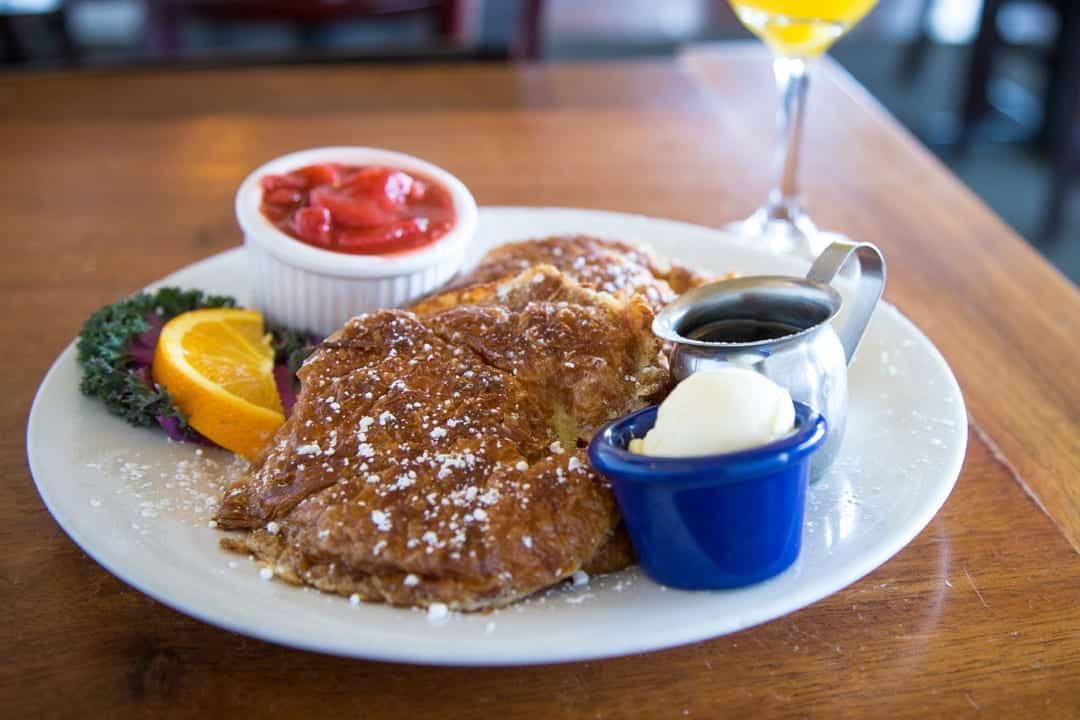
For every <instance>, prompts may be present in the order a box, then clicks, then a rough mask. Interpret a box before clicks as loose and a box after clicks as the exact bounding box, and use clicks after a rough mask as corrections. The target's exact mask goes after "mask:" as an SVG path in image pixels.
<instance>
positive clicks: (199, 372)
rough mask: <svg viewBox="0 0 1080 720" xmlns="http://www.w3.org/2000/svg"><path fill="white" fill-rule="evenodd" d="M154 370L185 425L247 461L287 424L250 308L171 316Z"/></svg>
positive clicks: (259, 324) (263, 337)
mask: <svg viewBox="0 0 1080 720" xmlns="http://www.w3.org/2000/svg"><path fill="white" fill-rule="evenodd" d="M152 372H153V376H154V382H156V383H158V384H159V385H163V386H164V387H165V389H166V390H168V391H169V395H170V396H171V397H172V400H173V402H174V403H175V404H176V406H177V407H178V408H180V410H181V411H182V412H183V413H184V415H185V416H186V417H187V419H188V423H190V424H191V427H193V428H195V429H196V430H198V431H199V432H200V433H202V434H203V435H205V436H206V437H207V438H209V439H211V440H213V441H214V442H216V443H217V444H218V445H220V446H222V447H223V448H226V449H227V450H232V451H233V452H235V453H238V454H240V455H243V456H244V457H247V458H249V459H254V458H255V457H256V456H257V455H258V454H259V452H260V451H261V450H262V449H263V448H264V447H265V446H266V444H267V442H268V441H269V440H270V436H271V435H273V434H274V431H275V430H277V428H278V427H279V426H280V425H281V423H283V422H285V414H284V412H283V410H282V407H281V398H280V397H279V396H278V391H277V386H276V385H275V384H274V351H273V349H272V348H271V347H270V336H269V335H267V334H264V333H263V319H262V315H260V314H259V313H257V312H255V311H254V310H240V309H236V308H210V309H206V310H193V311H191V312H186V313H183V314H181V315H177V316H176V317H174V318H173V319H172V320H170V321H169V322H167V323H166V324H165V327H164V328H162V330H161V338H160V339H159V340H158V344H157V349H156V350H155V351H154V364H153V368H152Z"/></svg>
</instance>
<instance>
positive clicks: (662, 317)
mask: <svg viewBox="0 0 1080 720" xmlns="http://www.w3.org/2000/svg"><path fill="white" fill-rule="evenodd" d="M853 254H854V255H855V256H856V257H857V258H858V261H859V270H860V272H859V273H858V277H859V280H858V284H857V285H856V288H855V299H854V303H853V306H852V308H851V311H850V312H849V313H847V317H846V319H845V320H844V321H843V323H842V324H841V325H840V326H839V327H836V324H837V323H835V322H833V320H834V318H836V315H837V313H839V312H840V307H841V305H842V304H843V299H842V298H841V296H840V293H838V292H837V291H836V289H835V288H833V287H832V285H831V284H830V283H832V281H833V279H834V278H835V277H836V275H837V273H838V272H839V271H840V269H841V268H842V267H843V266H844V264H845V263H846V261H847V260H848V258H849V257H851V256H852V255H853ZM884 289H885V258H884V257H882V255H881V252H880V251H879V250H878V249H877V248H876V247H874V246H873V245H870V244H868V243H860V244H856V243H850V242H834V243H833V244H831V245H829V246H828V247H827V248H825V250H824V252H822V254H821V255H820V256H819V257H818V259H817V261H815V262H814V264H813V266H812V267H811V268H810V272H809V273H807V275H806V279H805V280H803V279H800V278H796V277H786V276H771V275H767V276H756V277H742V278H735V279H732V280H721V281H720V282H715V283H710V284H708V285H703V286H701V287H699V288H696V289H694V290H691V291H690V292H687V293H684V294H683V295H682V296H681V297H680V298H678V299H677V300H675V302H673V303H671V304H670V305H668V306H667V307H666V308H664V309H663V310H662V311H661V312H660V314H659V315H658V316H657V317H656V319H655V321H654V322H653V332H654V333H656V335H658V336H659V337H661V338H663V339H664V340H668V341H670V342H671V343H674V345H675V349H674V352H673V354H672V357H671V368H672V373H673V374H674V376H675V379H676V380H683V379H684V378H686V377H687V376H688V375H690V374H691V373H695V372H697V371H698V370H705V369H710V368H717V367H722V366H725V365H739V366H741V367H746V368H749V369H751V370H755V371H757V372H759V373H761V374H762V375H764V376H766V377H768V378H770V379H771V380H773V382H775V383H777V384H778V385H780V386H782V387H785V388H787V390H788V392H790V393H791V397H792V399H794V400H801V401H802V402H805V403H806V404H807V405H809V406H810V407H812V408H814V409H815V410H817V411H818V412H820V413H821V414H822V415H824V416H825V420H826V421H827V423H828V430H829V436H828V438H827V439H826V441H825V444H824V446H823V447H822V449H821V450H820V451H819V452H818V453H817V455H816V456H815V458H814V463H813V469H812V474H813V477H814V478H815V479H817V478H820V477H821V474H822V473H823V472H824V471H825V469H826V468H828V467H829V465H830V464H831V463H832V461H833V459H834V458H835V457H836V453H837V451H838V450H839V448H840V443H841V441H842V440H843V437H844V424H845V422H846V420H847V409H848V391H847V368H848V365H850V364H851V360H852V358H853V357H854V356H855V350H856V348H858V346H859V341H860V340H861V339H862V336H863V333H864V331H865V330H866V326H867V324H868V323H869V322H870V316H871V315H872V314H873V312H874V307H875V306H876V305H877V303H878V300H879V299H880V298H881V293H882V291H883V290H884Z"/></svg>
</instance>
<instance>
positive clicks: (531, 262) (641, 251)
mask: <svg viewBox="0 0 1080 720" xmlns="http://www.w3.org/2000/svg"><path fill="white" fill-rule="evenodd" d="M536 265H551V266H553V267H555V268H556V269H558V270H561V271H562V272H563V273H565V274H566V275H567V277H569V278H570V279H572V280H573V281H575V282H576V283H578V284H579V285H581V286H582V287H586V288H590V289H593V290H600V291H603V292H607V293H610V294H612V295H616V296H618V297H621V298H624V299H625V298H629V297H630V296H631V295H634V294H635V293H637V294H641V295H642V296H644V298H645V299H646V300H647V301H648V303H649V304H650V305H651V306H652V307H653V309H658V308H660V307H662V306H663V305H665V304H667V303H669V302H671V300H673V299H674V298H675V297H676V296H677V295H680V294H682V293H684V292H686V291H687V290H689V289H691V288H694V287H697V286H698V285H701V284H703V283H705V282H708V281H709V280H710V278H711V276H710V275H708V274H707V273H699V272H697V271H695V270H692V269H690V268H687V267H684V266H681V265H674V264H672V263H669V262H668V261H666V260H663V259H661V258H659V257H657V256H656V255H655V254H654V253H652V252H651V251H650V250H648V249H646V248H643V247H640V246H637V245H632V244H630V243H627V242H623V241H621V240H610V239H606V238H599V237H594V236H591V235H555V236H552V237H546V238H542V239H537V240H525V241H522V242H516V243H507V244H505V245H500V246H498V247H496V248H493V249H492V250H490V251H489V252H488V253H487V254H486V255H485V256H484V257H483V258H482V259H481V260H480V262H479V264H477V265H476V267H474V268H473V269H471V270H470V271H469V272H467V273H465V274H464V275H462V276H461V277H459V278H457V279H456V280H454V281H453V282H452V283H451V285H450V286H449V288H448V289H450V290H455V289H461V288H469V287H472V286H475V285H482V284H484V283H490V282H493V281H496V280H499V279H502V278H506V277H511V276H514V275H517V274H518V273H519V272H521V271H522V270H525V269H527V268H530V267H534V266H536ZM445 301H446V298H445V297H443V298H442V300H441V301H440V302H445Z"/></svg>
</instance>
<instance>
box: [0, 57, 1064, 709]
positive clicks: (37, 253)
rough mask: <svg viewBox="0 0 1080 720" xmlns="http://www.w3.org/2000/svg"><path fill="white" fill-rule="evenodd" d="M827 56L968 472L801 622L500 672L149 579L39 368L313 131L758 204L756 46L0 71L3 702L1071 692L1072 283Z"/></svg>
mask: <svg viewBox="0 0 1080 720" xmlns="http://www.w3.org/2000/svg"><path fill="white" fill-rule="evenodd" d="M819 70H820V71H819V72H818V74H817V77H816V78H815V87H814V88H813V93H812V99H811V121H810V127H809V133H810V140H811V142H810V145H809V146H808V147H807V151H806V153H805V156H806V161H807V185H808V187H807V195H808V200H809V203H810V206H811V210H812V212H813V213H814V214H815V216H816V217H817V218H818V219H819V221H820V222H821V224H822V225H824V226H827V227H829V228H831V229H836V230H841V231H844V232H847V233H848V234H850V235H852V236H853V237H857V238H859V239H867V240H873V241H874V242H876V243H878V244H879V245H880V246H881V247H882V248H883V249H884V251H885V253H886V254H887V256H888V258H889V262H890V270H891V273H890V286H889V289H888V292H887V297H888V299H889V300H891V301H892V302H894V303H896V304H897V305H899V307H900V308H901V309H902V310H903V311H904V312H906V313H907V314H908V315H909V316H910V317H912V318H913V319H914V320H915V322H916V323H918V324H919V325H920V326H921V327H922V328H923V329H924V330H925V331H926V332H927V333H928V334H929V336H930V337H931V338H932V339H933V340H934V341H935V343H937V344H938V346H939V347H940V348H941V349H942V350H943V352H944V354H945V356H946V358H947V359H948V360H949V362H950V363H951V365H952V366H953V368H954V370H955V371H956V373H957V376H958V377H959V379H960V382H961V385H962V386H963V389H964V392H965V396H966V399H967V402H968V404H969V408H970V411H971V416H972V417H971V419H972V436H971V438H970V445H969V452H968V457H967V460H966V463H965V466H964V470H963V472H962V474H961V477H960V480H959V482H958V484H957V487H956V490H955V491H954V492H953V495H952V497H951V498H950V499H949V501H948V502H947V504H946V506H945V508H944V509H943V510H942V512H941V513H940V514H939V515H938V516H937V517H936V518H935V519H934V520H933V522H932V523H931V524H930V526H929V527H928V528H927V529H926V530H925V531H924V532H923V533H922V534H920V535H919V537H918V538H917V539H916V540H915V541H914V542H913V543H912V544H911V545H910V546H909V547H907V548H905V549H904V550H903V551H902V552H901V553H900V554H899V555H897V556H896V557H895V558H894V559H892V560H891V561H889V562H888V563H886V564H885V565H884V566H883V567H881V568H880V569H878V570H877V571H876V572H874V573H872V574H871V575H870V576H868V577H866V578H864V579H863V580H861V581H859V582H857V583H855V584H853V585H852V586H850V587H849V588H847V589H845V590H843V591H841V592H840V593H837V594H836V595H833V596H832V597H830V598H828V599H826V600H824V601H822V602H819V603H817V604H815V605H813V606H811V607H809V608H806V609H804V610H802V611H799V612H797V613H794V614H792V615H790V616H787V617H785V618H782V619H780V620H777V621H774V622H772V623H768V624H766V625H763V626H761V627H758V628H754V629H751V630H747V631H744V632H741V633H737V634H734V635H731V636H727V637H723V638H719V639H716V640H713V641H710V642H705V643H699V644H696V645H693V646H688V647H684V648H678V649H674V650H669V651H665V652H659V653H653V654H648V655H643V656H632V657H626V658H621V659H616V660H607V661H602V662H591V663H573V664H565V665H556V666H548V667H540V668H504V669H497V670H492V669H452V668H423V667H413V666H404V665H389V664H380V663H368V662H359V661H348V660H341V659H335V658H329V657H323V656H318V655H314V654H309V653H303V652H298V651H294V650H288V649H284V648H280V647H276V646H271V645H267V644H265V643H262V642H259V641H256V640H251V639H248V638H244V637H241V636H237V635H234V634H230V633H227V632H224V631H222V630H218V629H216V628H213V627H210V626H207V625H204V624H202V623H199V622H197V621H194V620H191V619H189V618H187V617H185V616H182V615H180V614H177V613H175V612H173V611H171V610H169V609H167V608H165V607H163V606H161V605H159V604H158V603H156V602H154V601H152V600H150V599H149V598H147V597H145V596H143V595H141V594H140V593H138V592H136V591H134V590H132V589H130V588H128V587H127V586H126V585H124V584H122V583H120V582H119V581H117V580H116V579H115V578H113V577H112V576H111V575H109V574H108V573H106V572H105V571H104V570H102V569H101V568H100V567H99V566H98V565H96V564H95V563H94V562H93V561H91V560H90V559H89V558H87V557H86V556H85V554H83V553H82V552H81V551H80V550H79V549H78V548H77V547H76V546H75V545H74V544H73V543H72V542H71V541H70V540H69V539H68V538H67V537H66V536H65V535H64V533H63V531H62V530H60V528H59V527H58V526H57V525H56V524H55V522H54V521H53V520H52V519H51V517H50V516H49V514H48V512H47V511H46V510H45V508H44V506H43V505H42V503H41V501H40V500H39V498H38V497H37V494H36V492H35V490H34V487H33V484H32V481H31V478H30V476H29V472H28V470H27V467H26V460H25V450H24V436H25V424H26V416H27V413H28V411H29V406H30V402H31V400H32V397H33V393H34V390H35V389H36V387H37V384H38V383H39V382H40V380H41V378H42V376H43V375H44V373H45V370H46V369H47V368H48V366H49V364H50V363H51V362H52V360H53V359H54V358H55V356H56V354H57V353H58V352H59V351H60V350H61V349H62V348H63V347H64V345H65V344H67V343H68V342H69V341H70V340H71V338H72V337H73V336H74V334H75V333H76V332H77V330H78V328H79V326H80V324H81V322H82V320H83V319H84V318H85V316H86V315H87V314H88V313H90V312H91V311H92V310H93V309H94V308H96V307H97V306H99V305H101V304H102V303H105V302H109V301H111V300H114V299H115V298H117V297H118V296H120V295H122V294H124V293H127V292H130V291H132V290H135V289H137V288H138V287H140V286H142V285H144V284H145V283H147V282H150V281H152V280H154V279H156V278H158V277H160V276H162V275H164V274H166V273H167V272H169V271H172V270H175V269H177V268H178V267H180V266H182V265H184V264H187V263H189V262H192V261H194V260H196V259H198V258H201V257H205V256H206V255H208V254H211V253H213V252H217V251H220V250H223V249H226V248H228V247H232V246H234V245H236V244H238V243H239V240H240V237H239V232H238V230H237V228H236V226H235V223H234V221H233V218H232V194H233V192H234V190H235V187H236V186H237V184H238V183H239V182H240V180H241V179H242V178H243V177H244V176H245V175H246V174H247V173H248V172H249V171H250V169H251V168H253V167H255V166H256V165H258V164H260V163H261V162H263V161H265V160H267V159H269V158H271V157H273V156H275V155H278V154H281V153H283V152H286V151H290V150H295V149H299V148H303V147H308V146H312V145H320V144H334V143H340V144H368V145H376V146H384V147H392V148H397V149H401V150H405V151H407V152H411V153H414V154H417V155H421V156H424V157H426V158H428V159H430V160H432V161H434V162H436V163H438V164H440V165H443V166H445V167H446V168H448V169H449V170H451V171H452V172H454V173H455V174H457V175H458V176H459V177H461V178H462V179H463V180H464V181H465V182H466V183H467V184H468V185H469V186H470V187H471V188H472V190H473V192H474V194H475V195H476V197H477V200H478V201H479V202H480V203H481V204H530V205H573V206H583V207H595V208H606V209H612V210H622V211H631V212H641V213H646V214H651V215H657V216H665V217H673V218H677V219H681V220H687V221H691V222H699V223H704V224H713V225H719V224H721V223H723V222H726V221H728V220H730V219H732V218H735V217H738V216H740V215H743V214H746V213H747V212H749V210H750V209H751V208H752V207H753V205H754V204H755V203H756V202H757V200H758V199H759V198H760V197H761V196H762V195H763V193H764V192H765V190H766V189H767V186H768V180H769V177H768V165H769V158H770V154H771V149H772V137H771V132H770V128H771V119H772V110H773V107H772V103H773V101H774V99H775V98H774V95H773V92H772V90H771V81H769V78H768V66H767V62H766V59H765V57H764V56H763V55H761V54H754V53H750V54H747V53H746V52H745V51H742V50H737V51H728V50H724V49H721V50H714V49H706V50H701V51H695V53H694V54H692V55H688V56H686V57H684V58H683V60H682V61H681V64H673V63H668V62H655V63H653V62H650V63H632V64H614V65H565V66H551V67H534V68H523V69H513V68H507V67H492V66H489V67H478V68H449V67H435V68H407V69H394V68H387V67H379V68H372V69H357V68H327V67H318V68H308V69H282V68H278V69H272V70H247V71H229V72H224V71H216V72H188V73H167V72H132V73H86V74H71V75H38V76H26V77H15V76H6V77H0V158H2V160H3V162H2V163H0V217H3V219H4V231H5V232H4V233H3V235H2V238H3V248H4V250H5V257H6V258H7V259H6V261H5V262H4V263H0V290H2V291H3V297H4V313H3V319H2V324H0V342H3V347H4V348H5V349H6V353H7V357H8V358H10V362H9V363H8V367H7V371H6V372H5V373H3V374H2V375H0V391H2V393H3V396H4V397H5V398H6V400H5V402H6V403H7V412H6V413H5V414H4V415H3V416H0V473H2V477H3V479H4V482H3V485H2V488H3V489H2V491H0V492H2V495H0V498H2V502H0V550H2V552H0V581H2V585H0V587H2V593H3V594H2V596H0V600H2V601H3V602H4V604H5V605H6V606H7V607H9V608H11V610H10V611H9V613H8V614H9V617H10V619H11V620H12V622H7V623H4V624H3V625H2V629H0V639H2V647H3V649H4V650H5V661H4V663H3V664H2V665H0V708H3V711H2V713H3V715H4V716H5V717H86V716H100V717H109V718H114V717H117V718H119V717H194V716H199V717H218V716H233V717H237V716H249V715H253V716H258V717H290V716H298V715H299V716H314V715H316V714H317V715H319V716H323V717H365V718H382V717H387V718H390V717H395V718H397V717H404V716H415V717H438V718H441V717H454V718H486V717H499V718H547V717H551V718H563V717H595V718H620V717H630V716H636V717H650V718H664V717H673V718H680V717H701V718H715V717H721V716H730V717H746V716H763V715H777V716H791V717H871V716H872V717H880V716H892V717H898V718H899V717H965V716H969V717H976V716H980V715H985V716H989V717H1018V716H1031V717H1039V718H1054V717H1061V718H1071V717H1076V716H1077V712H1078V709H1080V561H1078V557H1077V554H1076V552H1075V550H1074V549H1073V548H1072V547H1071V546H1070V542H1069V538H1072V540H1073V542H1076V539H1077V537H1080V535H1078V531H1080V530H1078V529H1080V511H1078V507H1080V506H1078V505H1077V502H1076V499H1077V494H1076V492H1077V491H1076V485H1077V483H1078V481H1077V477H1078V476H1080V472H1078V471H1080V448H1078V445H1077V442H1078V440H1077V425H1078V423H1077V414H1076V413H1077V410H1076V408H1077V406H1078V403H1080V387H1078V384H1077V383H1078V382H1080V380H1078V377H1080V372H1078V370H1080V368H1078V366H1077V360H1076V359H1075V355H1074V354H1073V353H1071V352H1070V349H1071V348H1073V347H1075V340H1072V339H1070V333H1069V330H1070V329H1073V330H1075V324H1076V322H1077V319H1078V318H1080V298H1078V296H1077V293H1076V291H1075V289H1074V288H1072V287H1071V286H1069V285H1068V283H1066V282H1065V281H1064V280H1063V279H1061V277H1060V276H1058V275H1056V274H1055V273H1054V271H1053V270H1051V269H1050V268H1049V267H1048V266H1047V265H1046V264H1045V263H1043V262H1042V261H1041V260H1040V259H1038V258H1037V257H1036V256H1035V255H1034V253H1032V252H1031V251H1030V250H1029V249H1028V248H1027V247H1026V246H1025V245H1024V244H1023V243H1022V241H1020V240H1019V239H1018V238H1017V237H1016V236H1015V235H1014V234H1013V233H1012V232H1011V231H1009V230H1008V229H1007V228H1006V227H1005V226H1004V225H1003V224H1002V223H1001V221H1000V220H998V219H997V218H996V217H995V216H994V215H993V214H992V213H990V211H988V210H987V209H986V208H985V207H984V206H982V205H981V204H980V203H979V202H978V201H977V200H975V199H974V197H973V196H972V195H971V194H970V193H969V192H968V191H967V190H966V189H964V188H963V187H962V186H961V185H960V184H959V182H957V181H956V180H955V179H954V178H953V177H952V176H950V175H949V174H948V173H947V172H946V171H945V170H944V169H942V168H941V167H940V166H939V165H938V164H936V163H935V162H934V161H933V160H932V159H931V158H930V157H929V156H928V155H927V154H926V153H925V152H924V151H922V150H921V149H920V148H919V147H918V146H917V145H916V144H915V143H914V142H913V141H912V140H911V139H910V138H909V137H907V136H906V135H904V134H903V133H902V131H900V130H899V129H898V128H897V127H896V126H895V124H894V123H892V121H890V120H889V119H888V118H887V117H885V116H884V115H883V114H882V113H881V112H880V111H879V110H878V109H877V108H876V107H875V106H874V105H873V104H872V103H871V102H869V101H868V100H867V99H866V98H865V96H863V95H862V93H861V92H860V91H859V90H858V88H857V87H856V86H854V85H853V84H852V82H851V81H850V80H849V79H847V78H844V77H843V76H841V75H839V74H838V73H837V72H836V71H835V69H833V68H831V67H830V66H828V65H824V66H822V67H821V68H820V69H819ZM1028 491H1030V492H1031V493H1034V495H1035V496H1036V497H1037V499H1038V500H1036V499H1035V498H1033V497H1032V496H1031V495H1029V494H1028ZM1040 501H1041V502H1042V503H1043V504H1044V505H1045V506H1046V509H1047V510H1048V511H1049V513H1050V515H1052V516H1053V517H1050V515H1048V514H1046V513H1044V512H1043V511H1042V510H1040V508H1039V506H1038V502H1040ZM1055 523H1056V524H1055ZM1062 530H1064V531H1065V532H1062Z"/></svg>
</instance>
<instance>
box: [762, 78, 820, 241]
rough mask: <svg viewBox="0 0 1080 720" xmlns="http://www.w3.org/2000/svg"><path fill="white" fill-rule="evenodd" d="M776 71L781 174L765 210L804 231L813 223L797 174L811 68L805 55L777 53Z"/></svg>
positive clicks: (769, 217)
mask: <svg viewBox="0 0 1080 720" xmlns="http://www.w3.org/2000/svg"><path fill="white" fill-rule="evenodd" d="M773 74H774V75H775V76H776V84H777V87H778V88H779V89H780V113H779V116H778V120H779V126H780V143H779V150H778V154H777V158H778V161H777V166H778V175H779V177H778V179H777V183H776V187H774V188H773V189H772V191H771V192H770V193H769V199H768V201H767V202H766V203H765V207H764V208H762V210H763V211H764V214H765V218H764V219H765V221H766V222H770V221H781V222H788V223H791V224H792V225H794V226H796V227H797V228H798V229H799V230H803V231H804V232H805V231H806V230H808V229H810V228H812V226H809V227H807V226H808V224H809V218H807V217H806V216H805V215H804V214H803V212H802V208H801V206H800V203H799V182H798V174H799V151H800V149H801V147H802V131H803V119H804V117H805V115H806V90H807V87H808V85H809V84H810V73H809V68H808V67H807V62H806V60H805V59H803V58H797V57H778V58H776V59H774V60H773Z"/></svg>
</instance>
